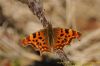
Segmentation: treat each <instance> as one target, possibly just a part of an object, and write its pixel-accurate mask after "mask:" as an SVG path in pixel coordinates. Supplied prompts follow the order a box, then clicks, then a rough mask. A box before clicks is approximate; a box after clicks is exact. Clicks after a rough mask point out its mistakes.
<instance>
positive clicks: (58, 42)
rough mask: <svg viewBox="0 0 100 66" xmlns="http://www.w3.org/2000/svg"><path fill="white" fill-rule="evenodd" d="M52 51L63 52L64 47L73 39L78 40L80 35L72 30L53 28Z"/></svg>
mask: <svg viewBox="0 0 100 66" xmlns="http://www.w3.org/2000/svg"><path fill="white" fill-rule="evenodd" d="M53 31H54V36H55V37H54V44H53V45H54V46H53V49H54V50H58V49H60V50H63V47H64V46H65V45H70V42H71V41H72V39H74V38H78V39H79V38H80V33H79V32H77V31H74V30H72V29H63V28H54V29H53Z"/></svg>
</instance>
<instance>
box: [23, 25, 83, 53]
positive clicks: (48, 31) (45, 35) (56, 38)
mask: <svg viewBox="0 0 100 66" xmlns="http://www.w3.org/2000/svg"><path fill="white" fill-rule="evenodd" d="M80 36H81V34H80V33H79V32H78V31H75V30H73V29H66V28H59V27H58V28H52V26H50V27H49V28H45V29H41V30H40V31H38V32H35V33H33V34H30V35H29V36H27V37H26V38H24V39H23V40H22V45H23V46H28V45H31V46H32V47H33V48H36V49H38V50H39V51H40V53H43V52H55V51H56V50H63V47H64V46H67V45H70V42H71V41H72V39H75V38H77V39H80Z"/></svg>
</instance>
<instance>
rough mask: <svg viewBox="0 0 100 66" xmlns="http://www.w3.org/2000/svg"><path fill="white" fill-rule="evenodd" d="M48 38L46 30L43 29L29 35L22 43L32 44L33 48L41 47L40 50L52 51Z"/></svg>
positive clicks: (25, 44) (24, 44)
mask: <svg viewBox="0 0 100 66" xmlns="http://www.w3.org/2000/svg"><path fill="white" fill-rule="evenodd" d="M47 38H48V37H47V35H46V34H45V30H42V31H40V32H36V33H33V34H30V35H29V36H27V37H26V38H25V39H23V40H22V44H23V46H28V45H31V46H32V47H33V48H34V47H35V48H37V49H39V51H40V52H44V51H50V49H49V47H48V40H46V39H47Z"/></svg>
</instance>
